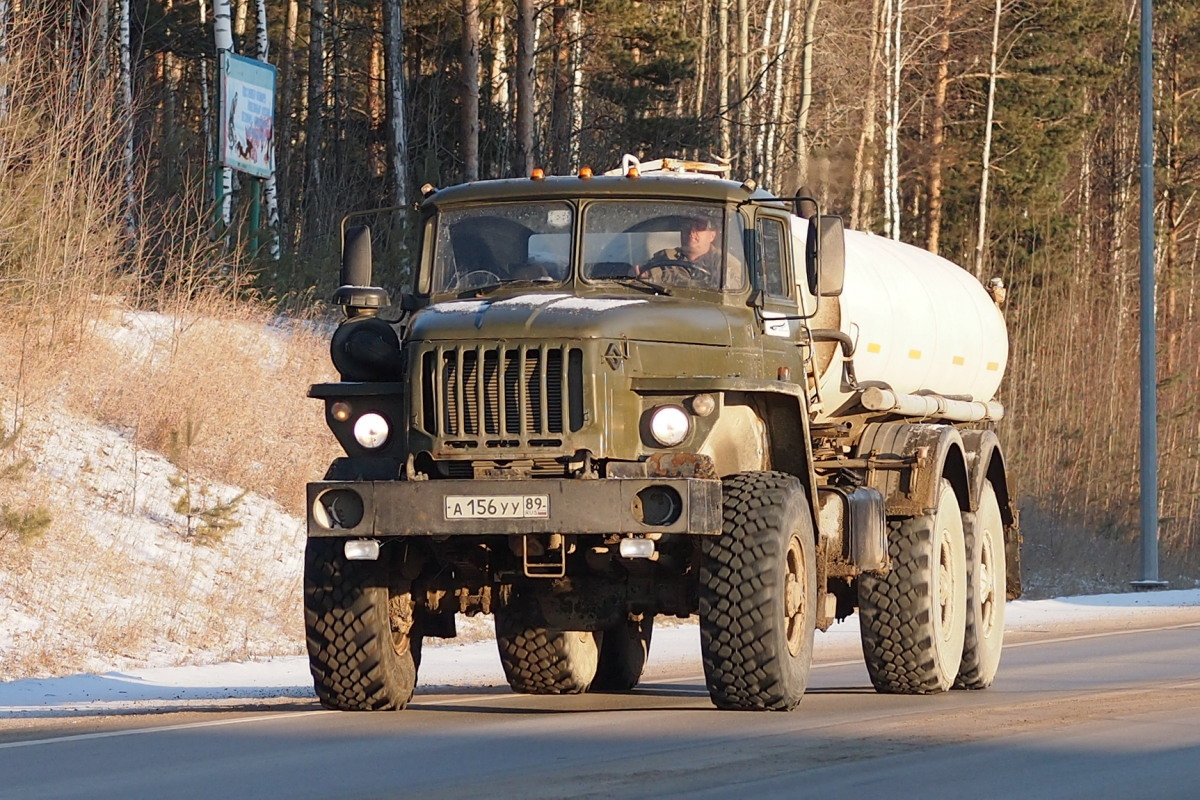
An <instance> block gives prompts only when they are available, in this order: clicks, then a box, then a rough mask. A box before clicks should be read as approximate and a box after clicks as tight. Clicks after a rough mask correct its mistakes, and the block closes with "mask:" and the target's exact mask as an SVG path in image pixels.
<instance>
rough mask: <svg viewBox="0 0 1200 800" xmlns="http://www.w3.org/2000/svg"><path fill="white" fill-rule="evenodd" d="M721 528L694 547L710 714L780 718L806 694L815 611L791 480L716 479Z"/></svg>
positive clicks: (803, 525) (804, 507)
mask: <svg viewBox="0 0 1200 800" xmlns="http://www.w3.org/2000/svg"><path fill="white" fill-rule="evenodd" d="M723 494H724V518H725V522H724V526H723V528H722V531H721V535H720V536H714V537H709V538H706V539H705V540H704V543H703V554H702V558H701V566H700V653H701V656H702V657H703V660H704V676H705V679H706V681H707V683H708V694H709V696H710V697H711V698H712V701H713V703H714V704H715V705H716V706H717V707H718V708H723V709H732V710H745V711H789V710H791V709H793V708H795V707H796V705H797V704H798V703H799V702H800V700H801V698H802V697H803V696H804V690H805V689H806V688H807V687H808V674H809V669H810V668H811V666H812V648H813V630H814V622H815V615H816V605H817V586H816V583H817V571H816V555H815V546H816V541H815V538H814V535H813V528H812V519H811V512H810V506H809V503H808V496H807V494H806V493H805V491H804V487H803V485H802V484H801V483H800V481H798V480H797V479H796V478H795V477H793V476H791V475H787V474H785V473H781V472H747V473H742V474H739V475H734V476H732V477H730V478H726V479H725V481H724V486H723Z"/></svg>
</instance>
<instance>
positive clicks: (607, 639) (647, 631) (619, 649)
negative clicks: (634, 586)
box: [591, 614, 654, 692]
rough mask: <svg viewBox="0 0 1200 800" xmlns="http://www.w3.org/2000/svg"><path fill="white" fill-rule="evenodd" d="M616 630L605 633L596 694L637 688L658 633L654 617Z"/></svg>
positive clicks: (643, 617)
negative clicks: (652, 637) (654, 635)
mask: <svg viewBox="0 0 1200 800" xmlns="http://www.w3.org/2000/svg"><path fill="white" fill-rule="evenodd" d="M639 616H640V619H628V620H626V621H625V622H622V623H621V624H620V625H618V626H617V627H615V628H609V629H608V630H605V631H604V632H603V634H602V636H601V639H600V660H599V662H598V664H597V665H596V677H595V678H594V679H593V680H592V688H591V691H593V692H625V691H629V690H630V689H632V688H633V687H635V686H637V684H638V681H639V680H641V679H642V670H643V669H645V668H646V659H647V657H649V655H650V637H651V635H652V634H653V633H654V615H653V614H644V615H639Z"/></svg>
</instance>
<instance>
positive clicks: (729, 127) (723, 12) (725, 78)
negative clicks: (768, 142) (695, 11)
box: [717, 0, 734, 159]
mask: <svg viewBox="0 0 1200 800" xmlns="http://www.w3.org/2000/svg"><path fill="white" fill-rule="evenodd" d="M729 2H730V0H717V111H718V113H719V114H720V117H721V157H722V158H727V159H731V158H733V155H734V153H733V120H731V119H730V117H729Z"/></svg>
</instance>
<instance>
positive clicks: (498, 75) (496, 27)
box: [491, 3, 512, 127]
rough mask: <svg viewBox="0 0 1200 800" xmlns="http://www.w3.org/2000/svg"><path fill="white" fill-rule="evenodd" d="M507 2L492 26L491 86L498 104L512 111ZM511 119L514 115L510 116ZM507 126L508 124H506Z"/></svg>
mask: <svg viewBox="0 0 1200 800" xmlns="http://www.w3.org/2000/svg"><path fill="white" fill-rule="evenodd" d="M506 7H507V3H502V4H501V8H500V13H498V14H496V17H495V22H494V24H493V26H492V36H491V40H492V69H491V87H492V96H493V98H494V99H495V102H496V106H497V107H498V108H501V109H504V111H505V113H506V114H510V113H511V109H510V108H509V91H508V17H507V16H506V15H505V8H506ZM508 118H509V119H511V118H512V117H511V116H509V117H508ZM506 127H507V126H506Z"/></svg>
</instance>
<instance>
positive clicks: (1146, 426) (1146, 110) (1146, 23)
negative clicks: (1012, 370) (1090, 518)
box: [1133, 0, 1166, 589]
mask: <svg viewBox="0 0 1200 800" xmlns="http://www.w3.org/2000/svg"><path fill="white" fill-rule="evenodd" d="M1153 29H1154V3H1153V0H1142V31H1141V33H1142V37H1141V48H1142V68H1141V72H1142V76H1141V77H1142V112H1141V184H1142V186H1141V189H1142V191H1141V234H1142V236H1141V312H1140V313H1141V318H1142V330H1141V348H1140V362H1141V392H1142V408H1141V465H1140V467H1141V469H1140V482H1141V543H1142V578H1141V580H1138V581H1133V586H1134V587H1135V588H1138V589H1156V588H1160V587H1163V586H1166V582H1165V581H1160V580H1159V579H1158V374H1157V364H1156V360H1157V359H1156V356H1157V352H1156V350H1157V348H1156V337H1155V331H1154V315H1155V303H1154V95H1153V78H1154V61H1153V51H1152V47H1153V44H1152V43H1153V36H1152V34H1153Z"/></svg>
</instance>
